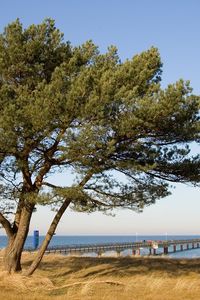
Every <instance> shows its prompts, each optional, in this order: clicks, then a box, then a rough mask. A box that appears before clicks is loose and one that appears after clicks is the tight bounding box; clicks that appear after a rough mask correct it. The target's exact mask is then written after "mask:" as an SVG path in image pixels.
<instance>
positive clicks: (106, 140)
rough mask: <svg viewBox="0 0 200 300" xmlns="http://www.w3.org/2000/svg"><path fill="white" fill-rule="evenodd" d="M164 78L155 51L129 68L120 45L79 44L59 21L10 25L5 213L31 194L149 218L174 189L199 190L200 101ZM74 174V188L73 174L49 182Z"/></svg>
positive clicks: (2, 115) (3, 56)
mask: <svg viewBox="0 0 200 300" xmlns="http://www.w3.org/2000/svg"><path fill="white" fill-rule="evenodd" d="M161 74H162V62H161V58H160V54H159V52H158V49H157V48H155V47H152V48H150V49H149V50H147V51H144V52H142V53H140V54H138V55H135V56H134V57H133V58H132V59H129V60H126V61H125V62H121V61H120V58H119V57H118V54H117V49H116V47H114V46H111V47H109V48H108V51H107V52H106V53H104V54H101V53H100V52H99V49H98V47H97V46H96V45H94V44H93V42H92V41H87V42H86V43H85V44H83V45H81V46H79V47H73V46H72V45H71V44H70V43H69V42H65V41H64V39H63V34H62V33H61V32H60V31H59V30H58V29H57V28H56V27H55V23H54V21H53V20H50V19H47V20H45V21H44V22H43V23H42V24H40V25H31V26H30V27H28V28H27V29H23V27H22V24H21V23H20V21H19V20H16V21H15V22H13V23H11V24H9V25H8V26H7V27H6V28H5V31H4V32H3V33H2V34H1V35H0V164H1V165H0V178H1V187H2V188H1V199H0V200H1V201H0V208H1V212H2V213H4V212H5V214H6V213H8V212H11V211H12V212H14V209H15V207H16V203H18V202H19V200H20V199H22V195H23V201H24V202H23V203H27V202H30V203H34V204H35V205H37V204H43V205H53V207H55V208H57V207H59V205H60V204H61V203H62V202H63V201H64V200H65V199H70V200H71V208H72V209H74V210H77V211H85V212H92V211H95V210H101V211H104V212H106V211H108V210H111V209H113V208H123V207H124V208H130V209H133V210H136V211H141V210H142V209H143V208H144V207H145V206H146V205H150V204H152V203H154V202H155V201H156V200H157V199H159V198H163V197H165V196H167V195H168V194H169V193H170V185H169V184H170V183H171V182H182V183H185V182H190V183H192V184H197V183H198V182H199V179H200V157H199V155H192V154H191V145H194V144H195V143H196V144H197V143H198V140H199V129H200V127H199V124H200V123H199V103H200V102H199V99H200V98H199V96H196V95H193V94H192V89H191V87H190V85H189V83H188V82H185V81H183V80H179V81H178V82H176V83H174V84H171V85H169V86H168V87H167V88H166V89H162V88H161V86H160V82H161ZM68 170H72V171H73V172H74V173H75V174H77V177H76V180H75V181H74V184H73V185H72V186H71V187H70V186H69V185H68V182H67V176H66V186H56V185H54V184H52V183H50V182H49V181H48V176H49V175H50V174H52V172H55V173H56V172H66V173H67V172H68ZM20 201H21V200H20ZM14 204H15V205H14ZM6 208H7V209H6Z"/></svg>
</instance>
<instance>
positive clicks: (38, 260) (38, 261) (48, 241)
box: [25, 199, 71, 276]
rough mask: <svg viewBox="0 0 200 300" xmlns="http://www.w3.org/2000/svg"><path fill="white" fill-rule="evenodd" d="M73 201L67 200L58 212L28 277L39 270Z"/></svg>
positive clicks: (26, 273) (27, 272)
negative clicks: (61, 220) (53, 237)
mask: <svg viewBox="0 0 200 300" xmlns="http://www.w3.org/2000/svg"><path fill="white" fill-rule="evenodd" d="M70 202H71V200H69V199H67V200H65V202H64V203H63V204H62V206H61V207H60V209H59V210H58V211H57V213H56V215H55V217H54V219H53V221H52V223H51V225H50V227H49V230H48V232H47V234H46V236H45V239H44V241H43V243H42V245H41V247H40V248H39V250H38V252H37V254H36V257H35V259H34V260H33V262H32V264H31V266H30V267H29V268H28V270H27V271H26V272H25V275H26V276H29V275H32V274H33V273H34V271H35V270H36V269H37V268H38V266H39V264H40V262H41V260H42V258H43V255H44V253H45V251H46V249H47V247H48V245H49V243H50V241H51V239H52V236H53V235H54V233H55V230H56V228H57V225H58V223H59V221H60V219H61V217H62V215H63V214H64V212H65V210H66V209H67V207H68V206H69V204H70Z"/></svg>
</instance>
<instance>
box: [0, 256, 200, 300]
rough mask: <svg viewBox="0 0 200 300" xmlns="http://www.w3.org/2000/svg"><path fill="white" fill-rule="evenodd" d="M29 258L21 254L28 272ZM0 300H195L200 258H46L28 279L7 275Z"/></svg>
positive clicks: (1, 280) (0, 283)
mask: <svg viewBox="0 0 200 300" xmlns="http://www.w3.org/2000/svg"><path fill="white" fill-rule="evenodd" d="M32 259H33V254H30V253H25V254H24V255H23V267H24V268H27V267H28V265H29V264H30V262H31V260H32ZM0 299H3V300H28V299H30V300H40V299H41V300H42V299H43V300H46V299H48V300H49V299H56V300H57V299H58V300H64V299H70V300H80V299H81V300H82V299H83V300H96V299H97V300H98V299H102V300H112V299H113V300H151V299H154V300H172V299H173V300H194V299H195V300H199V299H200V259H170V258H161V257H152V258H150V257H100V258H95V257H67V256H63V255H53V254H50V255H45V257H44V259H43V261H42V263H41V265H40V267H39V269H38V270H37V271H36V272H35V273H34V275H33V276H31V277H25V276H22V275H20V274H16V275H11V276H10V275H7V273H6V272H5V271H4V270H3V266H2V259H1V260H0Z"/></svg>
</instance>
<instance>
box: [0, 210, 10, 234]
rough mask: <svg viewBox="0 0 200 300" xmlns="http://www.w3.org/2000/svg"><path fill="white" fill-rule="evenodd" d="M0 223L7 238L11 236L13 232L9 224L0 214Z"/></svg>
mask: <svg viewBox="0 0 200 300" xmlns="http://www.w3.org/2000/svg"><path fill="white" fill-rule="evenodd" d="M0 223H1V225H2V226H3V228H4V229H5V231H6V234H7V236H8V237H12V236H13V230H12V226H11V224H10V222H9V221H8V220H7V219H6V218H5V217H4V215H3V214H2V213H1V212H0Z"/></svg>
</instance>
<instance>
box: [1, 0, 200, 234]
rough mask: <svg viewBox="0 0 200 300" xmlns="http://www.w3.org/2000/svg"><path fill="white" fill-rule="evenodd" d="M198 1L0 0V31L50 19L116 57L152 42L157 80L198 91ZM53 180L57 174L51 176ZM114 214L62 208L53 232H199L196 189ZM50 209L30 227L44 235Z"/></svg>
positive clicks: (77, 40)
mask: <svg viewBox="0 0 200 300" xmlns="http://www.w3.org/2000/svg"><path fill="white" fill-rule="evenodd" d="M199 13H200V1H199V0H190V1H189V0H168V1H160V0H151V1H150V0H98V1H97V0H84V1H83V0H58V1H55V0H40V1H39V0H34V1H33V0H29V1H27V0H26V1H25V0H18V1H16V0H2V1H1V13H0V31H1V32H2V31H3V28H4V27H5V26H6V25H7V24H8V23H9V22H12V21H14V20H15V19H16V18H20V20H21V22H22V23H23V24H24V26H25V27H27V26H29V25H30V24H32V23H40V22H42V20H43V19H44V18H47V17H51V18H53V19H55V21H56V25H57V27H58V28H59V29H60V30H61V31H62V32H64V35H65V39H66V40H69V41H71V43H72V44H73V45H78V44H81V43H83V42H85V41H86V40H88V39H92V40H93V41H94V42H95V43H96V44H97V45H99V47H100V50H101V51H105V50H106V48H107V46H109V45H111V44H114V45H116V46H117V47H118V49H119V55H120V57H121V59H122V60H124V59H126V58H131V57H132V56H133V55H134V54H136V53H138V52H141V51H143V50H146V49H148V48H149V47H151V46H152V45H153V46H156V47H158V48H159V51H160V54H161V57H162V61H163V63H164V67H163V76H162V78H163V82H162V85H163V87H165V86H166V85H167V84H168V83H170V82H174V81H176V80H178V79H179V78H183V79H186V80H188V79H189V80H190V81H191V86H192V87H193V89H194V93H196V94H200V76H199V73H200V59H199V55H200V39H199V32H200V18H199ZM56 180H57V182H59V181H60V182H63V181H64V180H65V179H64V178H63V177H59V176H57V178H56ZM116 213H117V214H116V217H115V218H112V217H107V216H104V215H102V214H100V213H95V214H92V215H87V214H77V213H72V212H70V211H68V212H66V213H65V215H64V217H63V219H62V221H61V223H60V225H59V227H58V230H57V234H135V233H136V232H137V233H138V234H165V233H166V232H167V233H168V234H192V233H194V234H200V218H199V214H200V199H199V189H197V188H192V187H187V186H177V188H176V189H175V190H174V191H173V194H172V195H171V196H169V197H167V198H165V199H162V200H160V201H159V202H157V203H156V204H155V205H153V206H151V207H148V208H146V209H145V210H144V212H143V213H142V214H139V215H137V214H136V213H134V212H130V211H127V210H120V211H117V212H116ZM52 216H53V213H52V212H50V211H49V210H48V209H47V208H41V209H39V210H38V212H37V213H35V214H34V217H33V220H32V223H31V228H30V233H31V232H32V230H33V229H34V228H37V229H39V230H40V232H41V233H44V232H45V231H46V229H47V224H49V222H50V221H51V218H52Z"/></svg>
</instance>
